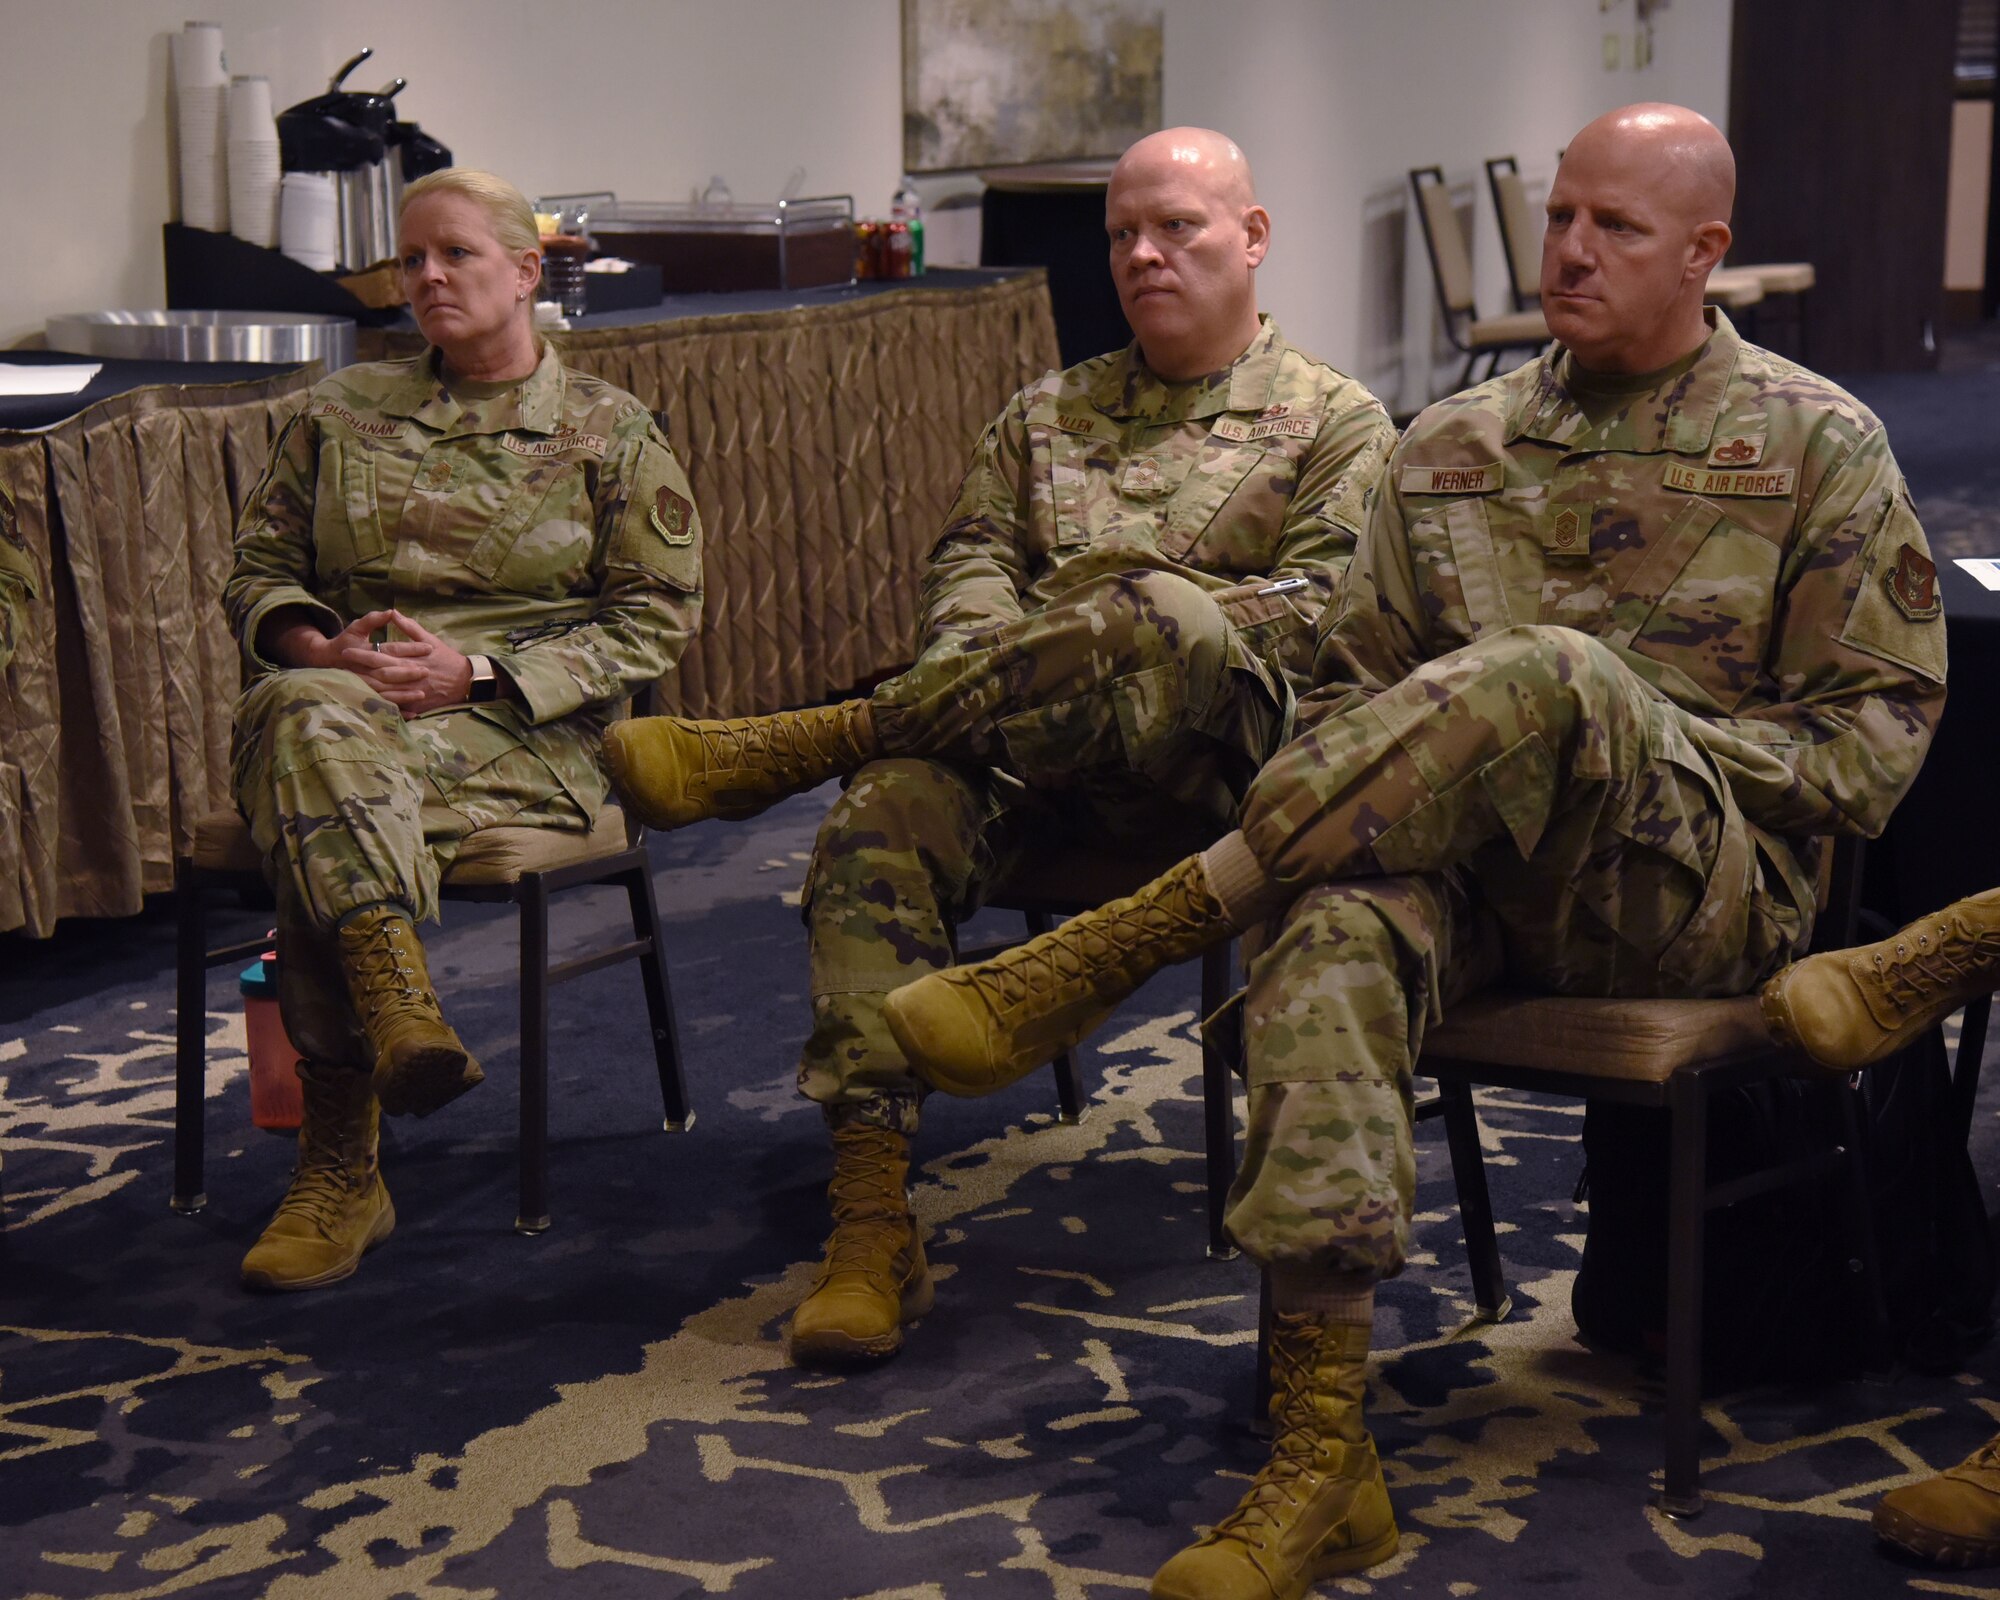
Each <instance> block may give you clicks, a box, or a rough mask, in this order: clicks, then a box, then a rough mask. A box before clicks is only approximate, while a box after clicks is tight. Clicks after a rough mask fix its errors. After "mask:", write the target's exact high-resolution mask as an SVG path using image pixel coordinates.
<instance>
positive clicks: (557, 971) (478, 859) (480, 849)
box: [173, 804, 694, 1233]
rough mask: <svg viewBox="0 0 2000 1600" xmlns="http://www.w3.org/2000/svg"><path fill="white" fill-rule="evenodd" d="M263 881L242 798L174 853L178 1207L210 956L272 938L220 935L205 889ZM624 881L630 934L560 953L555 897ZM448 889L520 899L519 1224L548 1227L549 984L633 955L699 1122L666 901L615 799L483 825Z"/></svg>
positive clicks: (679, 1086)
mask: <svg viewBox="0 0 2000 1600" xmlns="http://www.w3.org/2000/svg"><path fill="white" fill-rule="evenodd" d="M262 883H263V875H262V872H261V869H260V864H259V862H258V859H257V850H256V847H255V845H253V844H252V843H251V839H250V830H249V829H248V828H247V827H246V826H245V825H244V823H243V820H242V818H241V817H239V816H238V815H237V814H236V813H235V812H234V811H221V812H216V813H214V814H212V815H210V816H207V817H204V818H202V819H201V821H200V822H199V823H198V824H197V825H196V827H195V829H194V843H193V848H192V850H191V851H190V853H189V854H188V855H186V856H183V857H181V858H180V859H179V860H178V861H177V862H176V863H175V870H174V886H175V899H176V902H177V904H176V921H177V934H178V951H177V956H176V962H175V968H176V973H175V1003H176V1015H175V1019H174V1188H173V1206H174V1209H175V1210H176V1211H186V1212H193V1211H199V1210H200V1209H201V1208H202V1207H203V1206H204V1205H205V1204H206V1203H207V1198H208V1197H207V1195H206V1194H205V1193H204V1192H203V1181H204V1179H203V1168H204V1164H205V1163H204V1126H203V1124H204V1111H205V1105H204V1100H205V1093H206V1088H205V1079H206V1070H205V1068H206V1053H207V1040H206V1032H207V1029H206V1013H207V988H208V979H207V973H208V969H209V968H211V967H214V966H217V965H220V964H221V963H223V962H226V961H241V960H245V959H250V958H254V957H255V955H256V954H257V953H258V952H260V951H262V950H264V949H267V948H268V947H269V944H270V940H269V939H268V937H265V938H257V939H252V940H247V941H239V942H235V943H231V944H225V945H221V946H216V947H211V946H210V945H209V943H208V938H209V928H208V924H209V911H210V907H209V897H210V895H211V894H212V893H214V892H215V891H217V890H234V891H242V890H244V889H254V888H256V887H258V886H261V885H262ZM591 886H603V887H607V888H618V889H623V890H624V892H625V895H626V902H627V905H628V907H629V909H630V913H631V919H632V936H631V937H630V938H629V939H625V940H621V941H619V942H616V943H613V944H609V945H607V946H605V947H603V948H600V949H597V950H593V951H591V952H590V953H589V954H586V955H581V956H575V957H571V958H569V959H567V960H564V961H551V960H550V956H549V903H550V901H551V899H552V898H553V897H555V896H556V895H559V894H562V893H563V892H564V891H566V890H570V889H580V888H586V887H591ZM440 888H441V896H442V898H443V899H445V900H447V901H453V900H456V901H484V902H500V903H505V904H511V905H514V906H517V907H518V908H519V909H520V951H521V957H520V959H521V966H520V995H521V1091H520V1093H521V1102H520V1118H521V1136H520V1208H519V1211H518V1214H517V1215H516V1217H515V1219H514V1227H515V1229H516V1230H517V1231H518V1232H521V1233H540V1232H541V1231H542V1230H543V1229H545V1228H547V1227H548V1225H549V1205H548V1102H549V1075H548V1073H549V991H550V989H551V988H553V987H554V986H555V985H556V984H559V983H562V982H565V981H566V980H568V979H570V978H578V977H582V976H583V975H584V974H585V973H588V972H595V971H597V970H598V969H599V968H601V967H606V966H611V965H613V964H615V963H618V962H623V961H637V962H638V963H639V972H640V977H641V980H642V983H643V986H644V989H645V996H646V1012H647V1017H648V1020H649V1022H650V1024H651V1031H652V1039H653V1056H654V1066H655V1068H656V1069H657V1071H658V1073H659V1079H660V1094H661V1098H662V1100H663V1101H664V1103H665V1109H666V1118H665V1127H666V1128H667V1130H668V1131H669V1132H679V1131H681V1130H683V1129H686V1128H689V1127H691V1126H693V1123H694V1114H693V1113H692V1112H691V1111H690V1110H689V1109H688V1103H687V1085H686V1083H685V1082H684V1080H683V1078H682V1074H681V1054H680V1039H679V1034H678V1031H677V1030H676V1028H675V1024H674V1008H673V997H672V994H671V992H670V990H669V988H668V985H667V969H666V962H665V959H664V956H663V952H662V944H661V939H660V915H659V908H658V906H657V905H656V904H655V902H654V898H653V880H652V874H651V871H650V869H649V867H648V864H647V859H646V850H645V845H644V843H643V841H641V840H640V839H639V837H638V832H637V830H636V829H630V830H628V828H627V825H626V820H625V815H624V813H623V812H622V811H621V810H620V809H619V807H618V806H617V805H616V804H607V805H606V806H605V807H604V808H603V809H602V810H601V811H600V812H599V813H598V816H597V822H596V824H595V825H594V826H593V827H592V828H591V830H590V831H589V832H588V833H585V834H576V833H565V832H561V831H558V830H556V829H552V828H510V827H497V828H483V829H481V830H479V831H478V832H476V833H474V834H472V835H471V836H470V837H468V838H467V839H466V841H465V843H464V844H463V846H461V848H460V850H459V852H458V855H457V857H456V859H455V860H454V861H453V862H452V864H451V867H450V869H449V870H448V871H447V872H446V873H445V875H444V881H443V883H442V885H441V886H440Z"/></svg>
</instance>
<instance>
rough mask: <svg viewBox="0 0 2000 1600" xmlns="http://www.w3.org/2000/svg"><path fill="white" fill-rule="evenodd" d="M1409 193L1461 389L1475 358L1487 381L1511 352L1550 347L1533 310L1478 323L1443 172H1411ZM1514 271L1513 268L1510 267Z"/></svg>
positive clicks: (1467, 259)
mask: <svg viewBox="0 0 2000 1600" xmlns="http://www.w3.org/2000/svg"><path fill="white" fill-rule="evenodd" d="M1410 188H1411V190H1412V192H1413V193H1414V195H1415V197H1416V203H1417V221H1418V222H1419V223H1420V224H1421V225H1422V227H1423V230H1424V248H1425V249H1426V250H1427V251H1428V252H1429V254H1430V260H1431V281H1432V282H1433V283H1434V284H1435V285H1436V287H1437V297H1438V309H1439V310H1440V311H1441V312H1442V313H1443V314H1444V326H1445V335H1446V337H1447V338H1449V339H1450V340H1451V342H1452V344H1453V346H1454V347H1456V348H1457V349H1459V350H1461V351H1463V352H1464V354H1465V366H1464V368H1463V369H1462V370H1461V371H1460V373H1459V375H1458V385H1459V387H1461V388H1463V387H1464V386H1465V385H1466V384H1468V383H1470V382H1471V381H1472V375H1473V369H1474V367H1475V366H1476V365H1477V364H1478V361H1479V358H1480V357H1481V356H1485V357H1486V358H1487V362H1488V365H1487V369H1486V375H1487V376H1488V377H1492V376H1493V375H1494V374H1495V373H1497V372H1498V371H1499V370H1500V357H1501V356H1502V355H1504V354H1506V353H1507V352H1508V351H1511V350H1518V351H1521V352H1523V353H1524V355H1525V354H1528V353H1532V352H1534V351H1536V350H1539V349H1541V347H1542V346H1543V345H1545V344H1547V343H1548V342H1549V325H1548V323H1546V322H1545V321H1543V319H1542V313H1541V312H1540V311H1539V310H1537V309H1533V308H1530V309H1527V310H1521V311H1512V312H1509V313H1507V314H1506V315H1505V316H1499V317H1481V316H1480V315H1479V312H1478V309H1477V306H1476V304H1475V302H1474V298H1473V289H1472V253H1471V251H1470V250H1468V249H1467V247H1466V242H1465V231H1464V229H1462V228H1461V227H1460V226H1459V224H1458V210H1457V208H1456V207H1455V206H1454V205H1453V204H1452V198H1451V188H1450V186H1449V185H1448V184H1447V183H1446V182H1445V176H1444V170H1443V169H1442V168H1441V167H1413V168H1411V169H1410ZM1509 270H1510V272H1511V271H1512V270H1513V268H1512V264H1511V263H1510V266H1509Z"/></svg>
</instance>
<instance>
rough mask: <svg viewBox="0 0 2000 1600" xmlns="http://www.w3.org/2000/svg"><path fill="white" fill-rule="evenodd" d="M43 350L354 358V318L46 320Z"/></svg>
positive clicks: (114, 315) (298, 314)
mask: <svg viewBox="0 0 2000 1600" xmlns="http://www.w3.org/2000/svg"><path fill="white" fill-rule="evenodd" d="M47 328H48V340H49V348H50V349H51V350H67V351H70V352H72V353H74V354H76V355H86V356H120V357H124V358H127V359H130V360H136V361H265V362H272V363H284V364H293V363H298V362H305V361H323V362H325V363H326V370H327V371H328V372H332V371H334V370H335V369H336V368H338V367H344V366H346V365H347V364H348V363H349V362H351V361H352V360H353V359H354V319H353V318H352V317H329V316H321V315H319V314H317V313H314V312H307V311H72V312H69V313H66V314H65V315H62V316H55V317H50V318H49V319H48V323H47Z"/></svg>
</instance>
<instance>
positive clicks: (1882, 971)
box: [1875, 916, 2000, 1015]
mask: <svg viewBox="0 0 2000 1600" xmlns="http://www.w3.org/2000/svg"><path fill="white" fill-rule="evenodd" d="M1996 954H2000V929H1989V928H1976V927H1974V926H1973V925H1972V924H1970V923H1969V922H1967V921H1966V920H1965V918H1964V917H1963V916H1952V917H1948V918H1946V919H1945V920H1944V921H1942V922H1939V923H1938V924H1936V925H1935V926H1934V927H1931V928H1926V929H1924V930H1922V931H1921V932H1918V933H1915V934H1912V935H1910V936H1909V937H1907V938H1903V939H1898V940H1897V941H1896V943H1895V946H1894V947H1893V949H1891V950H1890V951H1889V953H1888V954H1886V955H1885V954H1883V953H1882V952H1881V951H1877V952H1876V954H1875V972H1876V975H1877V977H1878V978H1879V979H1880V980H1881V984H1882V994H1883V998H1884V999H1886V1000H1887V1001H1888V1002H1889V1004H1890V1005H1891V1006H1893V1007H1895V1009H1896V1011H1897V1013H1898V1014H1899V1015H1908V1014H1909V1013H1910V1012H1913V1011H1916V1010H1919V1009H1921V1008H1922V1007H1924V1006H1927V1005H1931V1004H1934V1003H1935V1002H1936V1001H1938V1000H1939V999H1941V998H1943V997H1944V996H1945V995H1947V994H1953V993H1955V992H1956V991H1957V990H1958V988H1959V986H1960V985H1961V984H1963V983H1965V982H1967V981H1968V980H1971V981H1976V982H1984V981H1985V974H1986V973H1988V972H1990V971H1991V969H1992V965H1993V960H1994V957H1995V955H1996Z"/></svg>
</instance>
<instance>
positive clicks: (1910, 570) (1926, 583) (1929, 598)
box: [1882, 544, 1944, 622]
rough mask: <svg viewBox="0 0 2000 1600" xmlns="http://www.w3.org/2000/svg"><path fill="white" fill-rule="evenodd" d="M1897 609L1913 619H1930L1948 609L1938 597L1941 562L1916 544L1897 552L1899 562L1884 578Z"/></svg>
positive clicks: (1920, 620)
mask: <svg viewBox="0 0 2000 1600" xmlns="http://www.w3.org/2000/svg"><path fill="white" fill-rule="evenodd" d="M1882 581H1883V583H1884V584H1885V585H1886V586H1887V587H1888V590H1889V598H1890V599H1891V600H1893V601H1895V602H1896V609H1897V610H1898V611H1900V612H1902V613H1903V615H1904V616H1906V617H1908V618H1909V619H1910V620H1911V621H1912V622H1928V621H1929V620H1930V619H1931V618H1932V617H1935V616H1936V615H1938V613H1939V612H1941V611H1943V610H1944V605H1943V602H1942V601H1940V600H1939V599H1938V591H1937V564H1936V563H1935V562H1933V561H1932V560H1931V558H1930V557H1929V556H1927V555H1924V554H1923V553H1922V552H1921V551H1919V550H1918V549H1917V547H1916V546H1915V545H1909V544H1906V545H1904V546H1903V548H1902V549H1900V550H1898V551H1897V552H1896V564H1895V565H1894V566H1893V567H1891V568H1890V569H1889V571H1888V572H1887V574H1886V575H1885V576H1884V577H1883V579H1882Z"/></svg>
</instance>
